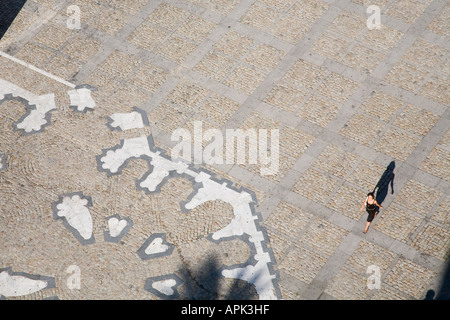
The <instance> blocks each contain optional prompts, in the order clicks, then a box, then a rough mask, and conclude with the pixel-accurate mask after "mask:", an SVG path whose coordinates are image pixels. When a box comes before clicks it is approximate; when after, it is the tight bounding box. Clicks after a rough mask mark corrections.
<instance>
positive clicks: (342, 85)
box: [317, 72, 358, 102]
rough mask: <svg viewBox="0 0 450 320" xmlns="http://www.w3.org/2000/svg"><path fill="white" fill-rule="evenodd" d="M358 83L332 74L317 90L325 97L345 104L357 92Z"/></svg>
mask: <svg viewBox="0 0 450 320" xmlns="http://www.w3.org/2000/svg"><path fill="white" fill-rule="evenodd" d="M357 88H358V83H356V82H355V81H353V80H350V79H347V78H345V77H344V76H341V75H340V74H337V73H335V72H332V73H331V74H330V75H329V76H328V77H326V78H325V80H324V81H323V82H322V84H321V85H320V87H319V88H318V89H317V91H318V92H320V93H321V94H323V95H324V96H326V97H328V98H330V99H333V100H335V101H337V102H345V101H347V99H348V98H349V97H350V96H351V95H352V94H353V93H354V92H355V91H356V89H357Z"/></svg>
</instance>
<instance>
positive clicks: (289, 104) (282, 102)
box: [264, 84, 309, 112]
mask: <svg viewBox="0 0 450 320" xmlns="http://www.w3.org/2000/svg"><path fill="white" fill-rule="evenodd" d="M307 96H308V93H307V92H305V91H303V90H300V89H297V88H294V87H292V86H290V85H288V84H285V85H281V84H277V85H276V86H275V87H274V88H273V89H272V90H271V91H270V92H269V94H268V95H267V97H266V98H265V99H264V101H265V102H266V103H268V104H271V105H273V106H276V107H278V108H280V109H282V110H285V111H289V112H294V111H295V110H296V109H297V108H298V107H299V105H300V104H301V103H302V102H303V101H305V99H306V97H307ZM305 109H308V110H309V108H305Z"/></svg>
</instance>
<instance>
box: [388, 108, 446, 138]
mask: <svg viewBox="0 0 450 320" xmlns="http://www.w3.org/2000/svg"><path fill="white" fill-rule="evenodd" d="M438 120H439V116H438V115H436V114H434V113H432V112H430V111H427V110H424V109H420V108H418V107H415V106H413V105H410V104H408V105H406V106H405V108H404V109H403V110H402V111H401V112H400V113H399V114H398V115H397V117H396V118H395V120H394V122H393V125H394V126H396V127H399V128H401V129H404V130H407V131H409V132H412V133H414V134H418V135H421V136H425V135H426V134H427V133H428V132H429V131H430V129H431V128H432V127H433V126H434V125H435V124H436V122H437V121H438Z"/></svg>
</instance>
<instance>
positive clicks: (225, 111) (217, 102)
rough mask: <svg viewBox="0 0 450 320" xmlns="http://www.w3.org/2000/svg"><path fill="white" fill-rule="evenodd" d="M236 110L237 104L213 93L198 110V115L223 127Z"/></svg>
mask: <svg viewBox="0 0 450 320" xmlns="http://www.w3.org/2000/svg"><path fill="white" fill-rule="evenodd" d="M238 109H239V103H237V102H235V101H233V100H231V99H229V98H227V97H224V96H221V95H219V94H217V93H214V92H213V93H212V94H211V95H210V96H209V97H208V98H207V99H206V101H205V103H204V104H203V105H202V106H201V107H200V108H199V111H198V114H199V115H201V117H202V118H205V119H208V120H212V121H213V122H215V123H216V124H218V125H219V126H223V125H225V123H226V122H227V121H228V120H229V119H230V118H231V116H232V115H233V114H234V113H235V112H236V111H237V110H238Z"/></svg>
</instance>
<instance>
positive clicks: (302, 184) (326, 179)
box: [292, 168, 339, 204]
mask: <svg viewBox="0 0 450 320" xmlns="http://www.w3.org/2000/svg"><path fill="white" fill-rule="evenodd" d="M338 184H339V180H337V179H336V178H333V177H331V176H330V175H328V174H325V173H322V172H319V171H317V170H316V169H314V168H309V169H308V170H306V172H305V173H304V174H303V175H302V176H301V177H300V179H299V180H298V181H297V182H296V183H295V185H294V187H293V188H292V191H294V192H297V193H299V194H301V195H302V196H305V197H307V198H308V199H311V200H313V201H316V202H319V203H322V204H324V203H325V202H326V200H327V199H328V197H330V195H331V193H332V192H333V191H334V189H336V187H337V186H338Z"/></svg>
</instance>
